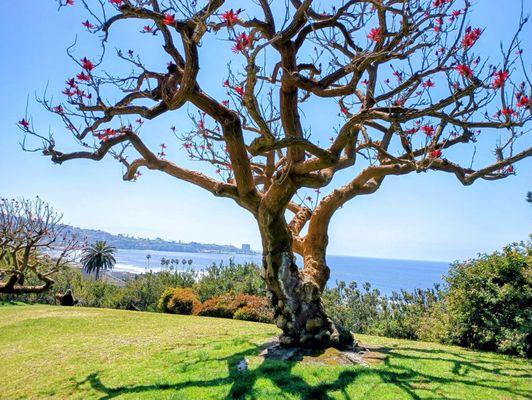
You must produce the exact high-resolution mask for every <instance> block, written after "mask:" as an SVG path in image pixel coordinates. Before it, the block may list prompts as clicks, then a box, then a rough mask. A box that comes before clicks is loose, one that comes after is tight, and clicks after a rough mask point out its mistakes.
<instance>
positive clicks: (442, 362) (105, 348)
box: [0, 305, 532, 400]
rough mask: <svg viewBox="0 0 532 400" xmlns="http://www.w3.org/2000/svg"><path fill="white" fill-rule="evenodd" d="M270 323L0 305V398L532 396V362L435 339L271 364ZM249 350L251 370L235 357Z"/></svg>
mask: <svg viewBox="0 0 532 400" xmlns="http://www.w3.org/2000/svg"><path fill="white" fill-rule="evenodd" d="M276 334H277V329H276V328H275V327H274V326H272V325H266V324H257V323H250V322H242V321H235V320H227V319H216V318H204V317H188V316H175V315H166V314H155V313H140V312H133V311H119V310H107V309H92V308H81V307H79V308H78V307H76V308H60V307H50V306H26V305H9V306H2V307H0V382H1V385H2V386H1V390H0V398H1V399H10V400H11V399H19V398H27V399H37V398H59V399H113V398H117V399H179V400H188V399H201V400H203V399H231V398H249V399H268V400H270V399H300V398H303V399H322V398H324V399H328V398H331V399H379V400H384V399H393V400H398V399H490V400H491V399H525V398H528V399H530V398H532V383H531V382H532V379H531V378H532V364H531V363H530V362H527V361H525V360H521V359H517V358H512V357H505V356H501V355H495V354H491V353H481V352H474V351H468V350H464V349H461V348H458V347H447V346H440V345H436V344H432V343H422V342H411V341H404V340H394V339H387V338H378V337H370V336H359V337H358V338H359V339H360V340H361V341H362V342H363V343H365V344H368V345H375V346H382V347H383V348H385V349H384V350H383V351H385V352H386V357H385V359H384V361H380V362H374V363H372V364H371V366H361V365H356V366H351V365H350V366H339V365H326V364H323V365H320V364H318V363H316V362H308V360H307V359H306V358H305V361H304V362H285V361H272V360H266V361H264V360H263V359H262V358H261V357H260V356H258V354H259V352H260V351H261V345H263V344H264V343H266V342H267V341H268V339H270V338H271V337H272V336H274V335H276ZM244 358H247V359H248V360H249V365H250V369H249V370H248V371H245V372H239V371H238V368H237V365H238V364H239V362H240V361H241V360H242V359H244Z"/></svg>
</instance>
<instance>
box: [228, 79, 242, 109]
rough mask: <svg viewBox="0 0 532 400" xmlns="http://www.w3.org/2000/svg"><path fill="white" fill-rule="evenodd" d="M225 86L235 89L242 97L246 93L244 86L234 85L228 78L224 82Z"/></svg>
mask: <svg viewBox="0 0 532 400" xmlns="http://www.w3.org/2000/svg"><path fill="white" fill-rule="evenodd" d="M224 87H226V88H229V89H232V90H234V91H235V92H236V93H237V94H238V95H239V96H241V97H242V96H244V93H245V91H244V87H243V86H241V85H237V86H232V85H231V84H230V83H229V80H226V81H225V82H224ZM228 104H229V103H228Z"/></svg>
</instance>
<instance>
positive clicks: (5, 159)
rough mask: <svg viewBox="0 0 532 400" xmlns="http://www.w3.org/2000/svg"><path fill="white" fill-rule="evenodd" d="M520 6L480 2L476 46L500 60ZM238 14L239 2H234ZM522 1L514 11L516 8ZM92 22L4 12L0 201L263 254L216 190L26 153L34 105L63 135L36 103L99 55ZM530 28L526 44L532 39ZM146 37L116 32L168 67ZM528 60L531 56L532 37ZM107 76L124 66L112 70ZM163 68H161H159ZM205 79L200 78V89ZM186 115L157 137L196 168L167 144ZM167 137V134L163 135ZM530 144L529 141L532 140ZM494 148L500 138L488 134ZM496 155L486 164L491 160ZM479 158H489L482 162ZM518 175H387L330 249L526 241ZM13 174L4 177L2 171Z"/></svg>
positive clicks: (323, 118) (16, 9)
mask: <svg viewBox="0 0 532 400" xmlns="http://www.w3.org/2000/svg"><path fill="white" fill-rule="evenodd" d="M519 3H520V2H519V1H517V0H510V1H508V2H504V4H505V7H500V5H501V4H502V3H501V2H500V1H494V0H483V1H482V2H479V4H478V5H477V6H476V11H475V14H474V24H473V25H475V26H486V27H487V30H486V32H485V34H484V36H483V38H482V41H481V43H479V46H480V47H479V51H480V53H481V54H483V55H486V56H487V55H489V56H490V57H496V55H497V51H498V44H499V41H500V40H505V39H508V38H509V37H510V35H511V34H512V33H513V27H514V26H515V24H516V22H517V20H518V12H519V10H518V4H519ZM227 4H228V6H227V8H230V7H235V8H237V7H239V3H238V2H236V1H234V2H232V1H229V2H227ZM513 4H515V7H512V6H510V5H513ZM85 19H86V16H85V14H83V13H81V10H79V7H77V8H76V7H71V8H69V9H68V10H64V11H62V12H57V7H56V4H55V2H54V1H51V0H47V1H42V0H29V1H24V2H20V1H15V0H5V1H4V2H3V13H2V16H0V20H1V23H0V37H1V38H2V41H1V42H0V59H1V62H0V89H1V92H0V93H2V94H1V95H0V109H1V110H2V114H1V115H2V118H0V170H1V171H3V173H2V174H0V195H2V196H8V197H32V196H36V195H39V196H41V197H42V198H43V199H45V200H47V201H49V202H51V203H52V204H53V205H54V206H55V208H56V209H57V210H59V211H60V212H62V213H63V214H64V220H65V221H66V222H68V223H71V224H74V225H77V226H81V227H86V228H95V229H103V230H106V231H109V232H112V233H127V234H134V235H139V236H148V237H156V236H159V237H163V238H166V239H174V240H183V241H201V242H216V243H231V244H235V245H240V244H241V243H251V244H252V246H253V247H254V248H255V249H259V246H260V238H259V234H258V230H257V228H256V225H255V221H254V219H253V217H252V216H251V215H250V214H249V213H248V212H246V211H244V210H242V209H240V208H239V207H238V206H237V205H236V204H234V203H233V202H232V201H230V200H225V199H219V198H214V197H213V196H212V195H210V194H209V193H208V192H205V191H202V190H201V189H199V188H196V187H194V186H192V185H189V184H187V183H184V182H180V181H177V180H175V179H173V178H171V177H168V176H165V175H163V174H161V173H157V172H144V175H143V177H142V178H141V179H140V180H139V181H138V182H136V183H129V182H123V181H122V179H121V174H122V171H121V168H120V166H119V165H117V163H116V162H113V161H103V162H100V163H94V162H90V161H74V162H69V163H66V164H64V165H62V166H58V165H53V164H52V163H51V162H50V161H49V159H47V158H45V157H42V156H41V155H40V154H38V153H27V152H23V151H22V150H21V148H20V144H19V142H20V140H21V135H20V132H19V130H18V129H17V128H16V125H15V124H16V122H17V121H18V120H20V119H21V118H22V117H23V116H24V112H25V108H26V103H27V99H28V97H29V114H30V115H31V116H32V118H33V121H34V123H35V124H37V125H38V127H39V129H42V130H44V131H47V130H48V128H50V129H52V130H54V131H56V132H57V135H58V136H60V135H61V134H64V132H63V131H62V130H61V127H60V124H59V121H58V120H57V119H55V118H54V117H53V116H51V115H49V114H48V113H45V112H43V110H42V109H41V108H40V106H39V105H38V104H37V103H36V102H35V100H34V98H35V95H40V94H42V93H43V91H44V89H45V87H46V85H47V84H48V85H49V91H50V92H53V93H57V95H56V96H59V93H60V91H61V90H62V88H63V86H64V81H65V79H66V78H68V77H70V76H73V73H76V72H79V71H77V70H78V69H79V68H78V67H77V66H75V65H73V64H72V61H71V60H70V59H69V58H68V57H67V56H66V53H65V48H66V47H67V46H68V45H70V44H71V43H72V42H73V40H74V38H75V37H76V35H78V42H79V43H80V46H78V48H80V47H81V49H82V50H83V51H78V53H76V54H78V55H79V56H80V57H82V56H84V55H91V54H96V50H97V47H95V46H94V45H92V46H91V45H90V43H91V42H92V43H94V41H93V40H92V38H91V37H90V35H89V34H87V33H86V32H83V29H82V27H81V25H80V22H81V21H82V20H85ZM531 33H532V31H531V29H530V27H528V28H527V30H526V31H525V33H524V35H523V38H527V37H532V35H531ZM146 36H148V35H140V34H138V29H133V30H131V29H130V30H129V31H127V30H126V29H125V28H124V29H122V28H120V29H117V31H116V35H115V40H117V43H119V44H120V45H124V46H125V47H124V48H126V49H127V48H128V46H130V45H131V46H133V45H136V46H139V47H140V48H142V49H143V51H144V54H147V57H148V58H149V60H150V61H151V62H153V63H154V64H157V63H160V64H161V65H163V66H164V65H165V63H166V61H167V60H166V59H163V60H161V59H160V58H158V57H159V55H160V54H161V53H160V51H159V46H153V44H154V43H158V42H157V39H155V38H148V37H146ZM524 49H525V52H529V51H530V50H532V49H531V48H530V42H529V40H526V39H525V42H524ZM201 51H202V62H203V64H202V71H201V74H200V80H201V79H203V81H205V82H206V84H207V85H211V86H212V87H217V88H219V89H214V90H219V91H220V93H222V91H223V89H222V88H221V85H220V83H221V82H222V81H223V80H224V79H225V72H226V69H225V65H224V64H223V63H222V62H221V61H220V59H219V58H218V56H219V55H221V54H228V53H229V44H227V43H225V42H223V41H220V40H217V41H216V42H215V43H214V44H211V45H206V46H205V47H204V48H202V50H201ZM107 67H108V68H109V69H111V70H112V69H113V68H119V66H118V65H115V64H112V63H111V64H108V65H107ZM159 69H161V68H159ZM203 81H202V82H203ZM318 107H319V106H311V108H309V109H307V110H306V114H307V115H314V120H312V118H313V117H309V121H311V122H312V123H313V126H319V127H326V126H331V127H332V126H334V124H336V123H337V122H338V121H337V120H336V119H335V118H334V112H333V113H330V116H329V113H325V112H323V111H322V110H321V109H319V108H318ZM187 124H189V122H188V121H187V119H186V118H183V115H179V114H176V115H175V116H166V117H165V118H164V119H161V120H160V121H155V122H153V124H152V125H150V126H149V129H154V130H157V129H160V130H162V129H163V128H164V131H165V132H166V133H164V135H167V136H168V137H167V138H163V139H160V138H159V137H157V138H156V139H154V140H155V141H157V142H155V141H154V142H153V143H160V142H161V140H162V141H166V142H168V143H169V152H173V153H175V157H176V159H177V160H181V161H183V163H185V165H188V166H191V165H194V166H197V164H190V162H189V161H187V160H186V159H185V157H184V156H183V155H180V154H178V153H179V145H178V144H177V143H172V142H171V137H170V136H169V133H168V129H167V127H168V126H170V125H176V126H177V127H178V128H179V127H183V128H184V129H186V127H187V126H188V125H187ZM162 135H163V134H162ZM528 136H529V137H528V138H527V139H525V142H523V143H522V144H523V145H525V144H527V143H528V145H529V146H530V145H531V144H532V140H531V138H530V135H528ZM487 140H488V145H491V147H493V146H492V145H493V144H494V143H495V140H496V137H495V136H494V137H493V138H488V139H487ZM490 157H491V154H489V153H487V156H486V158H485V160H486V161H489V159H490ZM481 161H482V159H481ZM516 167H517V171H518V174H517V176H515V177H510V178H508V179H506V180H503V181H497V182H485V181H478V182H477V183H475V184H474V185H473V186H470V187H463V186H461V185H460V184H459V183H458V181H457V180H456V179H454V178H453V177H452V176H450V175H447V174H441V173H440V174H438V173H435V172H433V173H426V174H414V175H409V176H406V177H398V178H393V177H392V178H390V179H389V180H387V181H385V183H384V184H383V186H382V188H381V189H380V190H379V191H378V192H377V193H376V194H374V195H371V196H365V197H360V198H357V199H354V200H353V201H352V202H351V203H349V204H348V205H347V206H345V207H344V208H343V209H342V210H340V211H339V212H338V213H337V215H336V216H335V218H334V219H333V222H332V224H331V230H330V245H329V253H331V254H345V255H358V256H367V257H384V258H406V259H427V260H454V259H459V258H466V257H471V256H474V255H475V254H477V253H478V252H487V251H492V250H495V249H498V248H500V247H501V246H503V245H504V244H507V243H510V242H514V241H519V240H525V239H526V238H527V236H528V235H529V234H530V233H531V232H532V229H531V228H532V207H531V206H530V205H529V204H527V203H526V202H525V201H524V198H525V194H526V192H527V191H528V190H532V160H526V161H524V162H521V163H519V164H518V165H517V166H516ZM6 171H7V172H6Z"/></svg>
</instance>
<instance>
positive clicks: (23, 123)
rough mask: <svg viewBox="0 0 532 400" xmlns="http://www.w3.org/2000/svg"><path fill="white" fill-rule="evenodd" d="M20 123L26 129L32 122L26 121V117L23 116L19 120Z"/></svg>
mask: <svg viewBox="0 0 532 400" xmlns="http://www.w3.org/2000/svg"><path fill="white" fill-rule="evenodd" d="M18 123H19V124H20V125H22V126H23V127H24V129H28V128H29V127H30V123H29V122H28V121H26V119H25V118H22V119H21V120H20V121H18Z"/></svg>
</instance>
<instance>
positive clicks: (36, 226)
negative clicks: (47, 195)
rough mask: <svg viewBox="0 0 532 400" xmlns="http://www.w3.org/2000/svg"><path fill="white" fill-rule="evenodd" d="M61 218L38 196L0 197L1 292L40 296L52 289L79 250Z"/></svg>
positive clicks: (79, 246) (77, 244) (75, 240)
mask: <svg viewBox="0 0 532 400" xmlns="http://www.w3.org/2000/svg"><path fill="white" fill-rule="evenodd" d="M61 219H62V216H61V215H60V214H58V213H57V212H56V211H55V210H54V209H53V208H52V206H51V205H50V204H48V203H46V202H44V201H42V200H41V199H40V198H38V197H37V198H35V199H34V200H24V199H23V200H16V199H6V198H0V293H7V294H21V293H42V292H45V291H47V290H48V289H50V288H51V287H52V286H53V284H54V283H55V281H54V278H55V276H56V275H57V274H58V272H59V271H61V270H62V269H63V268H65V267H66V266H67V265H68V264H69V263H70V262H71V261H72V260H73V258H74V256H75V253H76V251H77V250H79V249H80V248H81V244H80V243H79V241H78V239H77V237H76V236H75V235H73V234H72V233H71V232H70V230H69V229H68V228H67V227H65V225H63V224H62V223H61ZM51 254H53V257H52V256H51Z"/></svg>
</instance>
